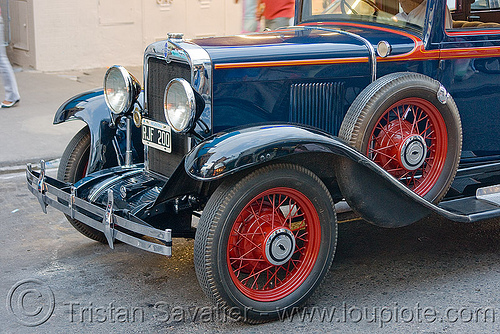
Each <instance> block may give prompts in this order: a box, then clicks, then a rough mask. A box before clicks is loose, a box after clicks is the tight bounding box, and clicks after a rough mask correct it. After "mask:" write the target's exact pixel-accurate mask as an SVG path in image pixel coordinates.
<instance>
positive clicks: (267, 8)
mask: <svg viewBox="0 0 500 334" xmlns="http://www.w3.org/2000/svg"><path fill="white" fill-rule="evenodd" d="M262 4H263V5H264V6H262ZM262 7H264V8H263V9H262ZM294 13H295V0H259V2H258V4H257V19H258V20H259V21H260V18H261V16H264V20H265V27H266V28H269V29H271V30H274V29H278V28H280V27H287V26H290V25H293V16H294Z"/></svg>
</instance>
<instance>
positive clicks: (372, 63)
mask: <svg viewBox="0 0 500 334" xmlns="http://www.w3.org/2000/svg"><path fill="white" fill-rule="evenodd" d="M289 28H296V29H299V28H302V29H305V30H322V31H328V32H336V33H339V34H342V35H347V36H350V37H353V38H355V39H357V40H358V41H361V42H363V44H365V46H366V48H367V49H368V53H369V56H368V58H369V59H370V70H371V80H372V82H373V81H375V80H377V54H376V52H375V48H374V47H373V45H372V43H370V41H368V40H367V39H366V38H364V37H362V36H360V35H357V34H353V33H352V32H348V31H345V30H339V29H328V28H323V27H314V26H312V27H308V26H294V27H289Z"/></svg>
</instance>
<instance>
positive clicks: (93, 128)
mask: <svg viewBox="0 0 500 334" xmlns="http://www.w3.org/2000/svg"><path fill="white" fill-rule="evenodd" d="M142 99H143V94H142V93H141V95H140V96H139V100H142ZM76 119H78V120H82V121H84V122H85V123H86V124H87V126H88V127H89V130H90V137H91V139H90V140H91V145H90V161H89V166H88V171H87V174H90V173H92V172H95V171H98V170H101V169H104V168H109V167H113V166H116V165H121V164H122V163H123V161H124V154H125V149H124V147H125V139H126V136H125V131H124V130H121V129H120V128H119V127H117V126H115V125H114V120H113V119H112V116H111V112H110V111H109V109H108V106H107V105H106V101H105V100H104V92H103V90H102V88H99V89H95V90H92V91H88V92H85V93H82V94H79V95H76V96H74V97H72V98H71V99H69V100H68V101H66V102H64V103H63V104H62V105H61V106H60V107H59V109H57V111H56V114H55V115H54V122H53V124H60V123H64V122H67V121H71V120H76ZM114 138H116V140H115V143H114V144H113V139H114ZM132 140H133V145H132V146H133V162H134V163H138V162H142V161H143V160H144V158H143V157H144V155H143V151H144V150H143V146H142V143H141V139H140V129H138V128H136V127H135V126H133V127H132Z"/></svg>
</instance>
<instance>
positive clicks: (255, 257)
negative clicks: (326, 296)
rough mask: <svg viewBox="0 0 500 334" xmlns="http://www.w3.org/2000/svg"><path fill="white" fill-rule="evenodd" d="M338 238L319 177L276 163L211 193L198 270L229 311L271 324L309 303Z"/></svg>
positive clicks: (198, 245)
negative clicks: (306, 302) (270, 321)
mask: <svg viewBox="0 0 500 334" xmlns="http://www.w3.org/2000/svg"><path fill="white" fill-rule="evenodd" d="M266 196H267V197H266ZM277 202H280V205H276V203H277ZM255 217H259V218H258V219H256V218H255ZM270 217H272V219H271V218H270ZM248 240H251V241H248ZM292 240H293V241H292ZM336 241H337V224H336V216H335V210H334V204H333V200H332V198H331V196H330V194H329V192H328V190H327V188H326V187H325V185H324V184H323V183H322V182H321V180H320V179H319V178H318V177H317V176H316V175H315V174H313V173H312V172H311V171H309V170H307V169H305V168H303V167H299V166H295V165H289V164H278V165H271V166H267V167H263V168H261V169H259V170H256V171H254V172H252V173H251V174H249V175H247V176H246V177H245V178H243V179H241V180H240V181H234V182H233V181H232V180H226V181H225V182H223V183H222V184H221V185H220V186H219V188H217V190H216V191H215V193H214V194H213V195H212V196H211V197H210V200H209V201H208V203H207V205H206V207H205V209H204V211H203V214H202V216H201V219H200V222H199V225H198V229H197V232H196V237H195V245H194V261H195V268H196V275H197V277H198V281H199V283H200V285H201V287H202V289H203V291H204V292H205V293H206V295H207V296H208V297H209V298H210V299H211V300H212V301H213V302H214V303H216V304H217V305H218V306H219V307H221V308H222V309H224V310H225V311H226V312H227V313H228V315H229V316H231V317H233V318H237V319H239V320H242V321H245V322H248V323H259V322H265V321H269V320H273V319H276V318H278V317H279V316H281V315H283V314H286V312H289V311H290V310H291V308H293V307H298V306H300V305H301V304H302V303H304V302H305V301H306V300H307V298H308V297H309V296H310V295H311V294H312V293H313V291H314V290H315V288H316V287H317V286H318V285H319V284H320V283H321V281H322V279H323V277H324V276H325V274H326V273H327V272H328V270H329V268H330V266H331V264H332V261H333V256H334V253H335V246H336ZM255 245H260V246H255ZM301 252H302V253H301ZM304 253H305V254H304ZM235 258H236V260H235ZM264 273H265V274H266V276H264ZM269 274H274V280H275V281H274V282H273V276H272V275H271V279H269V276H268V275H269Z"/></svg>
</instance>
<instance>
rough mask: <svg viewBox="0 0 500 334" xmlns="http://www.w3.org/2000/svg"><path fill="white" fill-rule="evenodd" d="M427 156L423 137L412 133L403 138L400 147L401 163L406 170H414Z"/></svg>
mask: <svg viewBox="0 0 500 334" xmlns="http://www.w3.org/2000/svg"><path fill="white" fill-rule="evenodd" d="M426 156H427V145H426V144H425V141H424V138H422V136H419V135H412V136H409V137H408V138H406V139H405V141H404V142H403V144H402V145H401V148H400V159H401V164H402V165H403V167H404V168H405V169H407V170H416V169H418V168H420V167H421V166H422V164H423V163H424V160H425V157H426Z"/></svg>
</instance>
